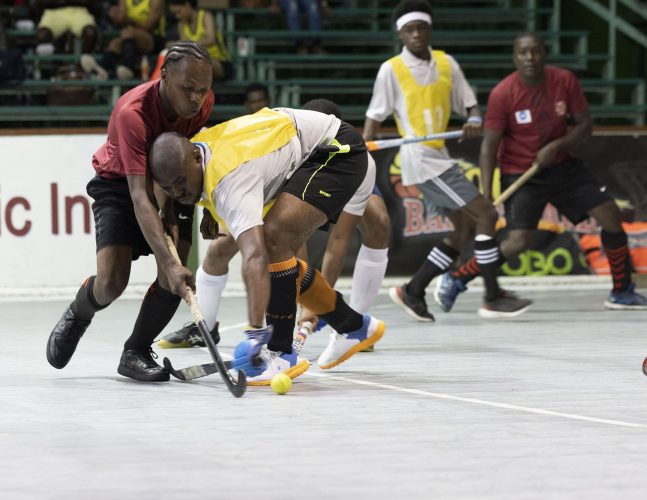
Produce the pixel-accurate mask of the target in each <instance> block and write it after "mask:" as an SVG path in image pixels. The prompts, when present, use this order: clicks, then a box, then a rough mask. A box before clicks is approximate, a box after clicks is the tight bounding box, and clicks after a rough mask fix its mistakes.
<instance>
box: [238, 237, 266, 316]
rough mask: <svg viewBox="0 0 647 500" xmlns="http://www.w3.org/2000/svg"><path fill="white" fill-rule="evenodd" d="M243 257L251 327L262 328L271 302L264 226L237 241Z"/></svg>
mask: <svg viewBox="0 0 647 500" xmlns="http://www.w3.org/2000/svg"><path fill="white" fill-rule="evenodd" d="M236 243H237V244H238V248H239V249H240V253H241V255H242V257H243V264H242V268H243V281H244V282H245V290H246V291H247V315H248V320H249V325H250V326H252V327H254V328H260V327H262V326H263V325H264V324H265V310H266V309H267V304H268V303H269V301H270V275H269V272H268V265H269V257H268V254H267V248H266V247H265V236H264V234H263V226H255V227H253V228H251V229H248V230H247V231H245V232H243V233H242V234H241V235H240V236H238V239H237V240H236Z"/></svg>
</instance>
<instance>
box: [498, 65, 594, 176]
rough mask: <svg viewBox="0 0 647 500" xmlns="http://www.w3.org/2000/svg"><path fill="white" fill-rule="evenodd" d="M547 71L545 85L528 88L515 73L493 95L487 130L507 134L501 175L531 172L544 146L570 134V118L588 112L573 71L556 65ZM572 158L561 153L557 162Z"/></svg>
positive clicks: (501, 151)
mask: <svg viewBox="0 0 647 500" xmlns="http://www.w3.org/2000/svg"><path fill="white" fill-rule="evenodd" d="M544 70H545V74H546V78H545V79H544V81H543V83H542V84H541V85H538V86H536V87H530V86H528V85H525V84H524V83H523V82H522V81H521V78H520V77H519V73H518V72H516V71H515V72H514V73H512V74H511V75H509V76H507V77H506V78H505V79H504V80H502V81H501V82H500V83H499V84H498V85H497V86H496V87H494V89H493V90H492V92H491V93H490V98H489V99H488V105H487V113H486V115H485V128H486V129H489V130H494V131H497V132H502V133H503V136H502V138H501V143H500V144H499V151H498V159H499V165H500V166H501V173H504V174H518V173H521V172H524V171H526V170H528V168H529V167H530V166H531V165H532V163H533V161H534V160H535V157H536V156H537V152H538V151H539V150H540V149H541V148H542V147H543V146H545V145H546V144H548V143H549V142H551V141H553V140H555V139H558V138H559V137H562V136H564V135H565V134H566V132H567V123H566V119H567V117H568V115H574V114H578V113H583V112H585V111H586V110H587V109H588V102H587V100H586V97H585V96H584V93H583V92H582V88H581V87H580V84H579V82H578V81H577V78H576V77H575V75H574V74H573V73H572V72H571V71H569V70H566V69H561V68H556V67H554V66H546V67H545V68H544ZM568 158H569V156H568V154H560V155H558V157H557V158H556V161H555V162H556V163H562V162H563V161H566V160H567V159H568Z"/></svg>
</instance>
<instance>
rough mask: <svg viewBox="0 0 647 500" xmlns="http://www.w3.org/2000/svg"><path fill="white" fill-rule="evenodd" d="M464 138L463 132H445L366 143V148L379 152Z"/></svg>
mask: <svg viewBox="0 0 647 500" xmlns="http://www.w3.org/2000/svg"><path fill="white" fill-rule="evenodd" d="M461 137H463V131H462V130H455V131H453V132H443V133H441V134H430V135H425V136H423V137H398V138H397V139H381V140H378V141H366V147H367V148H368V150H369V151H379V150H381V149H389V148H399V147H400V146H402V145H403V144H414V143H416V142H425V141H438V140H444V139H460V138H461Z"/></svg>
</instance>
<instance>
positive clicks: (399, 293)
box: [389, 285, 435, 321]
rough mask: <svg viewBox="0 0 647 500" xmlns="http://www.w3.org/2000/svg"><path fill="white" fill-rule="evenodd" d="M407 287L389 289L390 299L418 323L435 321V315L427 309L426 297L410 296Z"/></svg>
mask: <svg viewBox="0 0 647 500" xmlns="http://www.w3.org/2000/svg"><path fill="white" fill-rule="evenodd" d="M405 287H406V285H402V286H396V287H393V288H389V297H391V300H392V301H393V302H395V304H396V305H398V306H400V308H402V309H403V310H404V312H406V313H407V314H408V315H409V316H411V317H412V318H415V319H417V320H418V321H435V319H434V315H433V314H431V313H430V312H429V309H427V302H425V298H424V297H415V296H414V295H409V294H408V293H407V292H406V289H405Z"/></svg>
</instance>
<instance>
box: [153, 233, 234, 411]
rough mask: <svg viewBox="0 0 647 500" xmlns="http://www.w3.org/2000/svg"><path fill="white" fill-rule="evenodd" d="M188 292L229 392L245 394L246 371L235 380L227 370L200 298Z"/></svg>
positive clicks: (195, 317) (173, 250)
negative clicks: (203, 312)
mask: <svg viewBox="0 0 647 500" xmlns="http://www.w3.org/2000/svg"><path fill="white" fill-rule="evenodd" d="M165 236H166V244H167V245H168V248H169V250H170V251H171V254H172V255H173V257H174V258H175V260H176V261H177V262H178V264H181V260H180V256H179V255H178V253H177V249H176V248H175V244H174V243H173V240H172V239H171V237H170V236H169V235H168V234H167V235H165ZM188 292H189V307H191V315H192V316H193V322H194V323H195V324H196V326H197V327H198V330H200V334H202V338H203V339H204V343H205V344H206V345H207V348H208V349H209V353H210V354H211V358H212V359H213V361H214V364H215V366H216V367H217V368H218V373H220V376H221V377H222V380H223V381H224V382H225V384H226V385H227V389H229V392H231V393H232V394H233V395H234V397H237V398H239V397H241V396H242V395H243V394H245V390H246V389H247V377H246V375H245V372H244V371H242V370H239V371H238V377H237V380H234V377H233V376H232V375H231V373H230V372H229V371H228V370H227V367H226V366H225V363H224V361H223V360H222V358H221V357H220V353H219V352H218V348H217V347H216V344H215V342H214V341H213V339H212V338H211V334H210V332H209V327H208V326H207V322H206V321H205V319H204V316H203V314H202V311H201V310H200V306H199V305H198V300H197V298H196V296H195V294H194V293H193V290H191V289H190V288H189V289H188Z"/></svg>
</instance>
